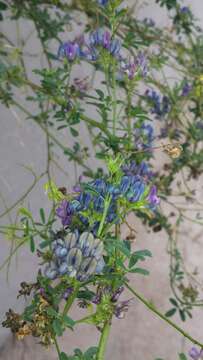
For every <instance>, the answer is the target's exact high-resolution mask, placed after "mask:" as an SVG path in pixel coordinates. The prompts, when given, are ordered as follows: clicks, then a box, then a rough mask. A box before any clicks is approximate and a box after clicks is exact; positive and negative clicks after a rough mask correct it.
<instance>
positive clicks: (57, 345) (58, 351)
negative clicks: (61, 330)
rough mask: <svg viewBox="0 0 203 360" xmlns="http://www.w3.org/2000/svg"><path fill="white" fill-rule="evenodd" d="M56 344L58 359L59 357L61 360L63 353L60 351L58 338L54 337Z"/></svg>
mask: <svg viewBox="0 0 203 360" xmlns="http://www.w3.org/2000/svg"><path fill="white" fill-rule="evenodd" d="M54 344H55V347H56V351H57V354H58V357H59V359H60V355H61V351H60V348H59V344H58V341H57V340H56V337H54Z"/></svg>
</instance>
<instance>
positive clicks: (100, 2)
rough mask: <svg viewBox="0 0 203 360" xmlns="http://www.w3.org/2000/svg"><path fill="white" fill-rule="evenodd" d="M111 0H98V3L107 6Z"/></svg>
mask: <svg viewBox="0 0 203 360" xmlns="http://www.w3.org/2000/svg"><path fill="white" fill-rule="evenodd" d="M108 1H109V0H97V2H98V4H99V5H101V6H106V5H107V4H108Z"/></svg>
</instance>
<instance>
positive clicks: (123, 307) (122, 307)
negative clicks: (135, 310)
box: [114, 299, 132, 319]
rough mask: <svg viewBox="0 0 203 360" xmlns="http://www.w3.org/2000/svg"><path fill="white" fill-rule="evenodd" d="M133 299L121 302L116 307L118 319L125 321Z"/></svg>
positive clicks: (115, 311) (115, 313)
mask: <svg viewBox="0 0 203 360" xmlns="http://www.w3.org/2000/svg"><path fill="white" fill-rule="evenodd" d="M131 301H132V299H129V300H125V301H121V302H120V303H119V304H117V305H116V307H115V310H114V315H115V316H116V317H117V318H118V319H123V318H124V317H125V314H126V312H127V311H128V309H129V305H130V302H131Z"/></svg>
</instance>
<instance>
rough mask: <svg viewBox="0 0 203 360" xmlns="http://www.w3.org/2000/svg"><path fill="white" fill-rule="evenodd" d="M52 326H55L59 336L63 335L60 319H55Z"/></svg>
mask: <svg viewBox="0 0 203 360" xmlns="http://www.w3.org/2000/svg"><path fill="white" fill-rule="evenodd" d="M52 326H53V329H54V332H55V334H56V335H57V336H61V335H63V329H62V326H61V322H60V320H59V319H55V320H54V321H53V324H52Z"/></svg>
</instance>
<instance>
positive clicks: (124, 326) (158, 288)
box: [0, 0, 203, 360]
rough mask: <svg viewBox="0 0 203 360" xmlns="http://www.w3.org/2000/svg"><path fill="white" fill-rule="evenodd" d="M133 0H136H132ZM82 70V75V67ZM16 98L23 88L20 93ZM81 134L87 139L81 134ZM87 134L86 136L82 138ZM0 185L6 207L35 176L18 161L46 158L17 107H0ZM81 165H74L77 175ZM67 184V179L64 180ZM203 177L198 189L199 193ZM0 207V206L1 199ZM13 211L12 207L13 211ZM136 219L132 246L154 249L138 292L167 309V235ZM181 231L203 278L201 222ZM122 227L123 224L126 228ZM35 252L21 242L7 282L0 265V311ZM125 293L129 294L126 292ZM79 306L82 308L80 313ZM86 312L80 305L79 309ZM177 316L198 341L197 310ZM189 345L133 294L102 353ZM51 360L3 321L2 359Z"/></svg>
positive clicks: (38, 164) (200, 10)
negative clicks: (187, 317)
mask: <svg viewBox="0 0 203 360" xmlns="http://www.w3.org/2000/svg"><path fill="white" fill-rule="evenodd" d="M131 3H133V1H131ZM184 3H185V4H188V5H190V6H191V7H192V8H193V10H194V12H195V13H196V15H197V16H198V17H200V18H201V21H202V22H203V1H202V0H195V1H185V2H184ZM140 16H141V17H145V16H153V18H155V20H156V21H157V22H158V23H160V24H165V23H166V21H168V20H167V18H166V14H165V12H161V11H160V10H159V8H158V7H157V6H156V5H154V2H153V1H150V5H149V6H148V7H147V8H146V7H145V8H144V9H141V10H140ZM5 26H6V28H7V31H8V32H9V35H10V36H11V38H13V37H15V30H14V28H13V25H11V24H6V25H5ZM29 26H30V24H29V23H27V22H25V23H24V24H23V27H24V28H25V29H27V28H28V27H29ZM38 46H39V43H38V41H37V40H36V39H35V38H34V37H33V38H32V43H31V45H30V47H31V48H32V49H34V48H36V49H37V48H38ZM38 62H39V59H35V58H33V59H32V61H30V63H28V64H27V66H28V67H29V69H30V70H31V69H32V68H34V67H37V64H38ZM80 74H81V75H84V73H83V70H81V69H80ZM18 96H19V98H20V95H18ZM61 139H62V141H63V143H64V144H65V143H66V141H69V140H68V137H67V134H66V131H63V132H62V134H61ZM84 141H86V139H84ZM87 141H88V140H87ZM0 154H1V156H0V191H1V194H2V195H3V197H4V199H5V201H6V204H7V206H10V205H12V204H13V203H14V202H15V201H16V200H17V199H18V197H19V196H20V195H21V194H23V193H24V191H25V189H27V188H28V187H29V185H30V183H31V182H32V176H31V174H30V173H29V171H27V170H26V169H25V168H24V167H23V166H22V165H28V166H31V167H32V168H33V169H34V170H35V172H36V173H37V174H40V173H41V172H43V171H44V169H45V166H46V164H45V159H46V141H45V136H44V134H43V133H42V132H41V130H40V129H39V128H38V127H37V126H36V125H35V124H33V123H32V122H31V121H30V120H24V119H23V118H22V114H20V113H17V112H16V110H15V109H13V111H12V112H11V111H9V110H8V109H5V108H4V107H3V106H1V131H0ZM57 161H58V162H59V163H60V165H61V166H62V167H63V168H64V169H65V171H66V172H67V173H68V175H69V177H68V179H67V178H66V177H65V176H64V175H63V174H62V173H61V172H60V171H59V170H57V168H56V167H55V168H53V169H52V175H53V178H54V180H55V181H56V182H57V184H58V185H59V186H61V185H63V184H66V185H68V187H71V185H72V184H73V182H74V178H75V176H74V169H73V167H72V165H70V164H69V163H68V162H67V160H66V159H65V158H64V157H63V156H62V155H61V153H60V152H58V151H57ZM79 173H80V170H79V169H78V175H79ZM45 182H46V180H45V179H42V180H41V181H40V182H39V184H38V185H37V186H36V187H35V189H34V190H33V191H32V193H31V194H30V196H29V198H28V200H26V202H25V204H26V205H27V206H29V207H30V209H31V210H32V211H33V213H34V215H35V217H38V216H39V215H38V209H39V208H40V207H41V206H43V207H44V208H45V209H48V208H49V201H48V199H47V196H46V195H45V193H44V190H43V184H44V183H45ZM67 183H68V184H67ZM201 186H202V185H201V183H200V184H198V188H199V191H200V194H201V198H202V199H203V197H202V188H201ZM0 205H1V206H2V210H3V209H4V206H3V203H2V201H0ZM12 217H13V219H14V217H15V212H14V214H13V215H12ZM9 221H10V220H9V218H8V217H7V218H3V219H2V223H3V224H5V223H8V222H9ZM132 222H133V223H134V226H136V229H137V232H138V237H137V240H136V247H137V248H149V249H150V250H151V251H152V253H153V258H152V259H150V260H149V261H147V263H146V267H147V268H149V269H150V273H151V274H150V277H147V278H144V277H141V276H140V277H139V276H136V277H133V278H132V283H133V284H134V285H135V286H136V288H137V289H138V290H139V291H140V292H142V293H143V294H144V295H145V297H146V298H148V299H150V300H152V301H153V303H154V304H155V305H156V306H157V307H158V308H159V309H160V310H162V311H163V312H164V311H166V310H167V309H168V306H169V305H168V298H169V296H170V294H171V292H170V288H169V284H168V265H169V264H168V263H169V258H168V256H167V254H166V246H167V240H166V237H165V235H164V234H163V233H158V234H149V233H147V232H146V231H145V230H143V227H142V226H141V224H140V223H138V222H137V221H135V220H134V219H132ZM183 230H184V232H183V235H182V237H181V242H182V244H181V246H182V248H183V251H184V254H185V257H186V260H187V263H188V266H189V267H190V268H193V267H194V266H199V268H200V279H201V274H202V271H201V270H203V268H202V267H203V264H202V261H201V259H202V256H201V253H202V237H201V236H200V237H199V238H198V241H196V242H195V243H193V242H192V241H191V238H192V237H193V235H195V234H197V233H198V232H199V231H200V230H201V229H200V228H197V227H194V226H191V225H190V224H185V227H184V229H183ZM124 232H125V230H124ZM0 244H1V251H0V264H1V263H2V262H3V260H4V259H5V257H6V256H7V255H8V252H9V248H10V243H9V240H5V239H3V238H1V240H0ZM37 266H38V259H37V258H36V257H35V256H32V255H31V254H30V252H29V250H28V249H26V248H23V249H21V250H20V251H19V253H18V255H17V256H16V259H15V260H14V261H13V262H12V265H11V269H10V276H9V282H7V281H6V272H5V271H3V272H0V288H1V292H0V318H1V319H2V318H3V316H4V313H5V312H6V311H7V309H8V308H9V307H12V308H15V309H16V310H20V309H22V308H23V306H24V302H23V301H22V300H21V301H19V300H18V301H17V299H16V294H17V291H18V289H19V283H20V282H21V281H22V279H23V280H25V281H31V280H33V279H34V278H35V273H36V269H37ZM124 297H125V298H129V297H131V295H130V294H128V293H127V292H126V294H125V295H124ZM81 312H82V311H81V310H78V308H77V307H75V308H74V309H73V311H72V316H73V317H75V318H79V316H80V314H81ZM79 313H80V314H79ZM82 314H83V312H82ZM175 320H176V322H177V323H179V324H181V326H183V327H184V329H185V330H186V331H189V332H190V333H191V334H192V335H193V336H194V337H196V338H197V339H199V340H202V341H203V336H202V333H203V325H202V310H195V311H194V312H193V319H192V320H188V321H187V322H186V323H185V324H184V325H183V324H182V323H181V322H180V320H179V319H178V318H177V317H175ZM98 337H99V333H98V332H97V331H96V330H95V329H94V328H92V327H88V326H85V325H80V326H78V329H77V332H74V333H71V332H68V333H67V335H66V336H65V337H64V339H63V340H61V346H62V348H63V350H64V351H65V352H67V353H70V352H71V350H72V349H74V348H75V347H81V348H83V349H85V348H88V347H89V346H91V345H95V344H96V343H97V341H98ZM190 347H191V344H190V342H189V341H186V340H184V339H183V337H182V336H180V335H179V334H178V333H176V332H175V331H174V330H173V329H172V328H171V327H169V326H168V325H167V324H166V323H164V322H163V321H161V320H160V319H158V318H157V317H156V316H154V314H152V313H150V312H149V311H148V310H147V309H146V308H145V307H144V305H143V304H141V303H139V302H137V301H135V302H134V303H132V305H131V307H130V309H129V312H128V313H127V315H126V318H125V319H124V320H114V321H113V326H112V330H111V337H110V340H109V343H108V349H107V355H106V359H107V360H154V359H155V358H163V359H165V360H176V359H178V356H177V354H178V352H180V351H182V350H185V351H187V350H188V349H189V348H190ZM36 358H37V359H38V360H42V359H43V360H46V359H47V360H48V359H49V360H52V359H53V360H55V359H56V354H55V350H54V349H51V350H50V351H49V352H48V351H47V350H44V349H42V348H41V347H40V346H39V345H38V344H37V343H36V342H35V341H34V340H33V339H26V340H25V341H23V342H21V343H19V342H16V341H15V339H13V338H12V336H11V334H10V333H9V331H7V330H5V329H2V328H0V359H2V360H3V359H4V360H11V359H15V360H24V359H25V360H28V359H29V360H34V359H36Z"/></svg>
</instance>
